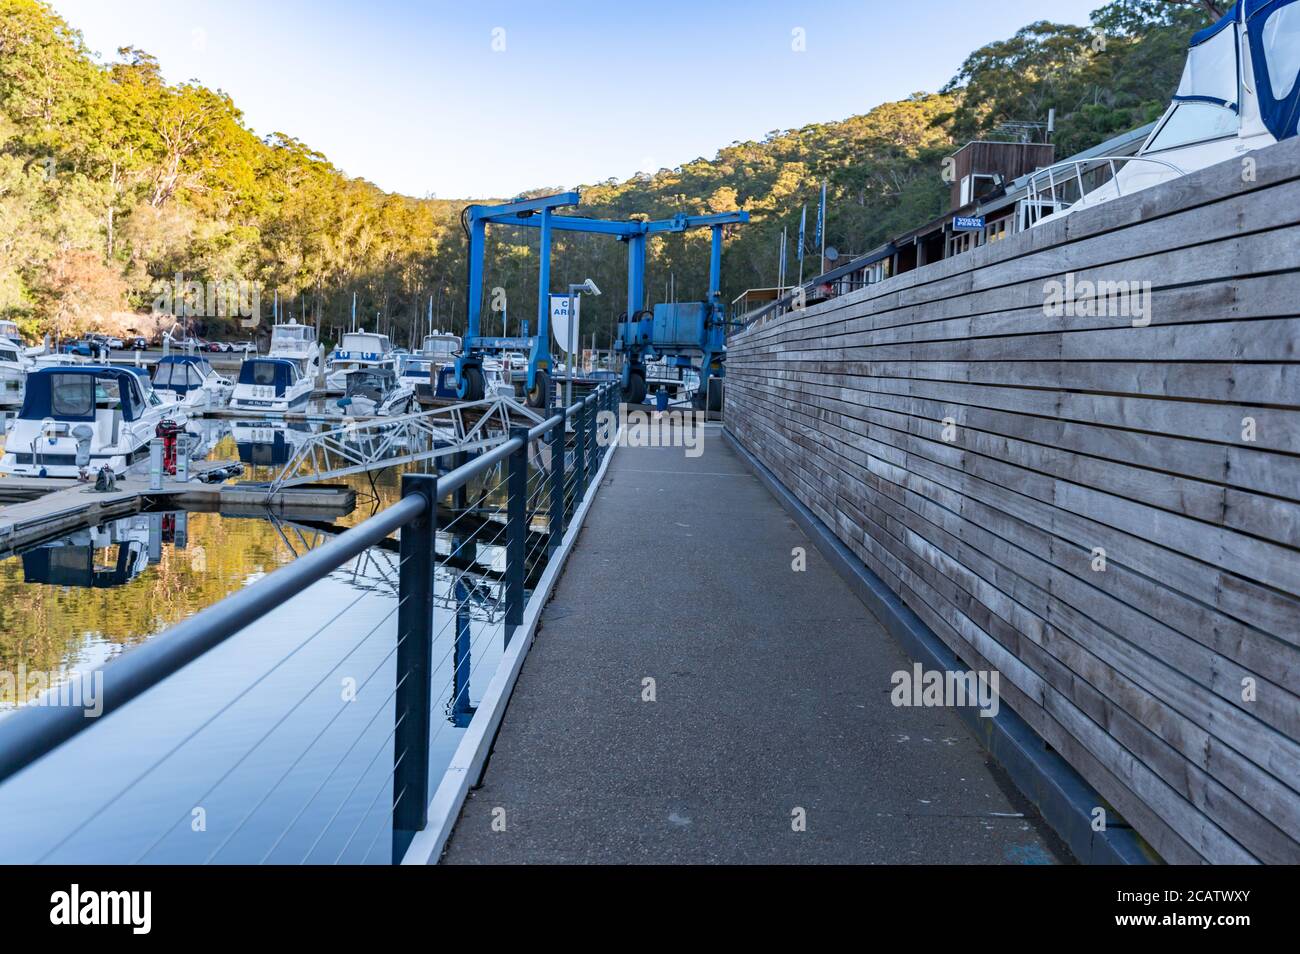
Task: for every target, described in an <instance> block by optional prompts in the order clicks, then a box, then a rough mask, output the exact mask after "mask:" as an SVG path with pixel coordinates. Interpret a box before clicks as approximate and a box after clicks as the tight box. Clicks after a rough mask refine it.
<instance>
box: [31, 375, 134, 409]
mask: <svg viewBox="0 0 1300 954" xmlns="http://www.w3.org/2000/svg"><path fill="white" fill-rule="evenodd" d="M136 380H137V378H136V374H135V372H134V371H132V370H130V369H128V368H108V367H102V366H99V365H85V364H79V365H68V366H66V367H65V366H61V365H56V366H54V367H51V368H39V369H37V370H36V371H33V372H31V373H30V374H29V375H27V392H26V394H25V395H24V396H23V409H22V411H20V412H19V415H18V416H19V417H21V418H23V419H24V420H28V421H41V420H44V419H45V418H47V417H51V418H54V419H55V420H57V421H93V420H94V419H95V406H96V404H98V403H101V402H105V401H116V402H118V405H119V406H120V407H121V409H122V417H123V418H124V419H126V420H128V421H134V420H135V419H136V418H137V417H139V416H140V409H139V408H137V407H136V397H137V395H138V393H139V391H138V388H139V385H138V384H136V383H135V382H136Z"/></svg>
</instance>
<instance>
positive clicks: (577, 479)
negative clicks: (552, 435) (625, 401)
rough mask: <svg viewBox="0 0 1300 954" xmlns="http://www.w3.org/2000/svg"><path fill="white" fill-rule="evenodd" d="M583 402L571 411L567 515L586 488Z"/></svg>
mask: <svg viewBox="0 0 1300 954" xmlns="http://www.w3.org/2000/svg"><path fill="white" fill-rule="evenodd" d="M586 407H587V406H586V405H585V404H579V405H578V409H577V410H576V411H574V412H573V499H572V500H570V501H569V515H570V516H572V515H573V514H575V513H577V511H578V501H579V500H581V499H582V495H583V494H584V493H585V492H586V488H587V461H586V458H585V457H584V455H583V453H582V438H583V434H584V430H583V428H584V426H585V424H584V421H583V414H584V413H585V411H586Z"/></svg>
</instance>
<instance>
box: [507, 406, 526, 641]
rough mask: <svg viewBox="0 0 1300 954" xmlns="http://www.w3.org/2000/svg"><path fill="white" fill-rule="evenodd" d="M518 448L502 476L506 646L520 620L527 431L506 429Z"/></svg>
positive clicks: (524, 554)
mask: <svg viewBox="0 0 1300 954" xmlns="http://www.w3.org/2000/svg"><path fill="white" fill-rule="evenodd" d="M515 438H521V446H520V447H519V449H518V450H516V451H515V452H514V453H512V454H511V455H510V458H509V461H508V463H507V465H506V466H507V467H509V472H508V474H507V477H506V495H507V496H506V624H505V633H506V645H507V646H508V645H510V638H511V637H512V636H514V634H515V629H517V628H518V626H519V624H520V623H522V622H523V621H524V560H525V557H526V554H527V549H526V545H527V543H528V428H527V427H512V428H510V439H511V440H514V439H515Z"/></svg>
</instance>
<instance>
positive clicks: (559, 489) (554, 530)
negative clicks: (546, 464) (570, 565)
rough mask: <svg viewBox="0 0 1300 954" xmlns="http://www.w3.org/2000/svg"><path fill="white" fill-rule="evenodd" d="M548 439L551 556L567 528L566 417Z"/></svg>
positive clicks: (549, 547) (549, 551)
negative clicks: (549, 450)
mask: <svg viewBox="0 0 1300 954" xmlns="http://www.w3.org/2000/svg"><path fill="white" fill-rule="evenodd" d="M546 440H547V443H548V444H550V446H551V519H550V524H549V526H548V528H547V529H548V531H549V534H550V536H549V538H548V539H547V541H546V552H547V555H548V556H549V555H550V554H552V553H554V552H555V550H556V548H557V547H559V545H560V541H561V540H562V539H563V538H564V529H565V513H564V489H565V487H564V471H565V467H564V453H565V449H564V418H560V423H558V424H556V425H555V426H554V427H552V428H551V431H550V433H549V434H547V435H546Z"/></svg>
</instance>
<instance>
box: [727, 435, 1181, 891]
mask: <svg viewBox="0 0 1300 954" xmlns="http://www.w3.org/2000/svg"><path fill="white" fill-rule="evenodd" d="M723 436H724V437H725V439H726V440H727V442H728V443H729V444H730V445H731V447H732V449H734V450H735V451H736V453H737V454H738V455H739V456H740V458H741V459H742V460H743V461H745V463H746V464H748V465H749V467H750V469H752V470H753V471H754V473H755V475H756V476H757V477H758V478H759V479H760V480H762V482H763V483H764V484H765V485H767V488H768V489H769V490H770V491H771V492H772V494H773V496H775V497H776V498H777V500H779V501H780V502H781V505H782V506H783V507H784V508H785V509H786V511H787V512H788V513H789V514H790V515H791V516H792V517H793V518H794V520H795V522H796V523H798V524H799V526H800V528H801V529H802V530H803V531H804V533H806V534H807V535H808V536H809V538H811V539H812V541H813V542H814V543H815V544H816V545H817V549H818V550H819V551H821V554H822V555H823V556H824V557H825V558H826V559H827V560H829V561H830V563H831V564H832V565H833V566H834V567H835V569H836V570H837V571H838V572H839V574H840V576H842V577H843V578H844V580H845V582H847V583H848V584H849V587H850V588H851V589H852V590H853V592H854V593H855V594H856V595H857V597H858V599H860V600H862V602H863V603H864V604H865V605H866V606H867V608H868V609H869V610H871V612H872V613H873V614H874V615H875V616H876V618H877V619H879V620H880V622H881V623H882V624H883V625H884V626H885V628H886V629H887V630H888V631H889V632H890V633H891V634H892V635H893V636H894V638H895V639H897V640H898V641H899V643H900V644H902V646H903V649H904V650H905V651H906V652H907V653H908V654H909V655H910V656H911V657H912V659H913V660H915V661H916V662H919V663H921V664H922V665H923V666H924V667H925V668H926V669H939V670H948V671H955V672H962V671H965V670H966V669H967V668H968V667H966V666H965V665H964V664H963V663H962V662H961V660H960V659H958V658H957V656H956V655H955V654H954V653H953V652H952V650H950V649H949V648H948V647H947V645H946V644H945V643H944V642H943V640H941V639H940V638H939V637H938V635H937V634H936V633H935V632H934V631H933V630H932V629H930V627H929V626H927V625H926V624H925V622H924V621H923V620H921V618H920V617H918V616H917V615H916V614H915V613H914V612H912V611H911V610H910V609H908V607H907V606H906V605H905V604H904V603H903V601H902V600H901V599H899V598H898V596H897V595H896V594H895V593H894V592H893V591H892V590H891V589H890V588H889V587H888V586H886V585H885V582H884V581H883V580H881V579H880V577H878V576H876V574H875V573H873V572H872V571H871V570H870V569H869V568H868V567H867V566H866V565H865V564H864V563H863V562H862V561H861V560H859V559H858V558H857V556H856V555H855V554H854V553H853V551H852V550H850V549H849V548H848V547H846V546H845V545H844V544H843V543H842V542H840V540H839V539H838V538H837V537H836V536H835V535H834V534H833V533H831V531H830V530H829V529H828V528H827V526H826V525H825V524H824V523H823V522H822V521H821V519H820V518H819V517H818V516H817V515H816V514H814V513H813V512H812V511H811V510H809V509H808V508H807V507H806V506H804V504H803V503H801V502H800V501H799V499H798V498H797V497H795V496H794V494H792V493H791V492H790V491H789V490H788V489H787V488H786V486H785V485H784V484H783V483H781V481H780V480H779V479H778V478H777V476H776V475H775V474H773V473H772V472H771V471H770V470H768V468H767V467H766V466H765V465H764V464H763V463H762V462H761V461H759V460H758V459H757V458H756V457H755V456H754V455H753V454H751V453H750V452H749V451H748V450H746V449H745V448H744V447H742V446H741V444H740V442H739V441H738V440H736V438H735V436H734V435H732V433H731V432H730V431H729V430H726V429H725V428H724V430H723ZM957 713H958V715H960V717H961V719H962V721H963V722H964V723H965V725H966V727H967V728H969V729H970V730H971V732H972V733H973V734H974V736H975V737H976V738H977V739H978V740H979V741H980V743H981V744H982V745H983V746H984V748H985V749H987V750H988V752H989V754H990V755H992V756H993V757H994V758H995V759H996V760H997V761H998V763H999V764H1000V765H1001V766H1002V768H1003V769H1004V770H1005V771H1006V772H1007V774H1008V775H1010V776H1011V780H1012V781H1013V782H1015V784H1016V787H1017V788H1019V789H1020V791H1021V792H1022V793H1023V794H1024V795H1025V797H1026V798H1028V799H1029V800H1030V801H1031V802H1032V803H1033V804H1034V807H1036V808H1037V809H1038V811H1039V812H1040V813H1041V814H1042V816H1043V819H1044V820H1045V821H1046V822H1047V823H1048V824H1049V825H1051V826H1052V828H1053V830H1055V832H1056V833H1057V834H1058V835H1059V836H1060V837H1061V839H1062V840H1063V841H1064V842H1065V843H1066V845H1068V846H1069V848H1070V851H1071V852H1073V853H1074V856H1075V857H1076V858H1077V859H1078V860H1079V861H1081V862H1083V863H1084V864H1108V865H1145V864H1160V863H1161V861H1160V859H1159V858H1158V857H1156V855H1155V854H1154V852H1152V851H1151V849H1150V847H1149V846H1147V845H1146V843H1145V842H1144V841H1142V839H1141V838H1140V837H1139V836H1138V834H1137V833H1136V832H1135V831H1133V829H1132V828H1130V827H1128V825H1127V824H1124V823H1118V822H1111V823H1110V824H1108V826H1107V828H1106V830H1105V831H1102V832H1097V831H1093V830H1092V811H1093V809H1094V808H1096V807H1097V806H1104V805H1106V801H1105V799H1103V798H1102V797H1101V795H1099V794H1098V793H1097V791H1096V790H1095V789H1094V788H1093V787H1092V786H1091V785H1089V784H1088V783H1087V781H1086V780H1085V779H1084V778H1083V776H1081V775H1080V774H1079V773H1078V772H1076V771H1075V770H1074V769H1073V768H1072V767H1071V766H1070V765H1069V763H1067V762H1066V761H1065V760H1064V759H1063V758H1061V756H1060V755H1058V754H1057V753H1056V752H1054V751H1052V750H1051V748H1050V747H1049V746H1048V744H1047V743H1046V742H1045V741H1044V740H1043V739H1042V737H1041V736H1039V735H1038V733H1037V732H1035V731H1034V729H1033V728H1032V727H1031V726H1030V725H1029V724H1028V723H1027V722H1025V721H1024V719H1022V718H1020V716H1018V715H1017V714H1016V713H1015V712H1013V711H1012V710H1011V708H1010V707H1009V706H1007V705H1003V706H1001V708H1000V710H999V712H998V714H997V715H996V716H993V717H991V718H985V717H983V716H980V715H979V714H978V713H977V712H976V710H975V709H974V708H971V707H963V708H959V709H957ZM1108 814H1111V813H1110V812H1108Z"/></svg>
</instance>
